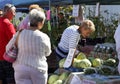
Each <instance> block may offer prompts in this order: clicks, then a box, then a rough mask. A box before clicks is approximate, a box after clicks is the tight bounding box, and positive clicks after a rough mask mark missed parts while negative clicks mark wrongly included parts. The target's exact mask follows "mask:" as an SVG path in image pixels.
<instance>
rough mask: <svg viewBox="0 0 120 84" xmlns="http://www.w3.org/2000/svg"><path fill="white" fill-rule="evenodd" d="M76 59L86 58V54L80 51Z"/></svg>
mask: <svg viewBox="0 0 120 84" xmlns="http://www.w3.org/2000/svg"><path fill="white" fill-rule="evenodd" d="M77 59H78V60H82V59H86V55H85V54H84V53H82V52H80V53H79V54H78V56H77Z"/></svg>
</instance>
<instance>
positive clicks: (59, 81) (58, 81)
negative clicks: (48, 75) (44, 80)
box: [53, 80, 63, 84]
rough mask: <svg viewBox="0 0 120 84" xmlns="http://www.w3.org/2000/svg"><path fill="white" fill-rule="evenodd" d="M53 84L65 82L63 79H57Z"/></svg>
mask: <svg viewBox="0 0 120 84" xmlns="http://www.w3.org/2000/svg"><path fill="white" fill-rule="evenodd" d="M53 84H63V81H62V80H57V81H55V82H54V83H53Z"/></svg>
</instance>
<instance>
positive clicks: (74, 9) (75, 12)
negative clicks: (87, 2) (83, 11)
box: [72, 5, 79, 17]
mask: <svg viewBox="0 0 120 84" xmlns="http://www.w3.org/2000/svg"><path fill="white" fill-rule="evenodd" d="M72 16H73V17H78V16H79V5H73V13H72Z"/></svg>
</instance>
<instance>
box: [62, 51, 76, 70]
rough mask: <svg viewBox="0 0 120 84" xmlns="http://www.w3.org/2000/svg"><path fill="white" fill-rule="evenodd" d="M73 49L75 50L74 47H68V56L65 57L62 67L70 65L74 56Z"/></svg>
mask: <svg viewBox="0 0 120 84" xmlns="http://www.w3.org/2000/svg"><path fill="white" fill-rule="evenodd" d="M75 50H76V49H70V50H69V53H68V56H67V58H66V60H65V63H64V65H63V67H64V68H69V67H70V66H71V64H72V60H73V58H74V53H75Z"/></svg>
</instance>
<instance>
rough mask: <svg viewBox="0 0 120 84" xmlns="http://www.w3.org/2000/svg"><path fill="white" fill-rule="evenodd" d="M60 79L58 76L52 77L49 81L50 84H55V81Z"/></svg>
mask: <svg viewBox="0 0 120 84" xmlns="http://www.w3.org/2000/svg"><path fill="white" fill-rule="evenodd" d="M58 78H59V76H58V75H51V76H50V77H49V79H48V84H53V83H54V82H55V81H57V80H58Z"/></svg>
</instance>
